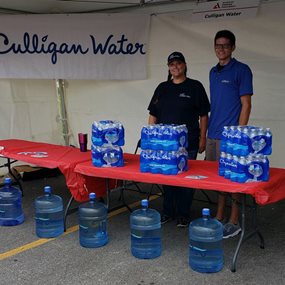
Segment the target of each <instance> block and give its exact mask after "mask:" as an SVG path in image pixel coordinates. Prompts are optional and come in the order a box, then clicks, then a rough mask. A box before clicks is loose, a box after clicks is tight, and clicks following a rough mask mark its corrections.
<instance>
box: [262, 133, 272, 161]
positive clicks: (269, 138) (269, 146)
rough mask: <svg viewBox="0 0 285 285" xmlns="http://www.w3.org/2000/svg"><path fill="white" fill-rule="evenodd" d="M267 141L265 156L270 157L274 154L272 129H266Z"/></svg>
mask: <svg viewBox="0 0 285 285" xmlns="http://www.w3.org/2000/svg"><path fill="white" fill-rule="evenodd" d="M265 139H266V146H267V147H266V151H265V152H264V154H266V155H270V154H271V153H272V133H271V131H270V128H266V130H265Z"/></svg>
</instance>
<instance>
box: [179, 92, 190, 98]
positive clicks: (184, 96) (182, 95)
mask: <svg viewBox="0 0 285 285" xmlns="http://www.w3.org/2000/svg"><path fill="white" fill-rule="evenodd" d="M179 97H182V98H189V99H190V98H191V96H190V95H186V94H185V93H181V94H179Z"/></svg>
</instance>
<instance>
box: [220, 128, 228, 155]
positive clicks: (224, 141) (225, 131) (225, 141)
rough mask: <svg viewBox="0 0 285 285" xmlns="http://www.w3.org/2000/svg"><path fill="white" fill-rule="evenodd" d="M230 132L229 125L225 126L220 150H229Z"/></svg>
mask: <svg viewBox="0 0 285 285" xmlns="http://www.w3.org/2000/svg"><path fill="white" fill-rule="evenodd" d="M228 134H229V127H228V126H224V128H223V132H222V137H221V144H220V151H221V152H227V141H228Z"/></svg>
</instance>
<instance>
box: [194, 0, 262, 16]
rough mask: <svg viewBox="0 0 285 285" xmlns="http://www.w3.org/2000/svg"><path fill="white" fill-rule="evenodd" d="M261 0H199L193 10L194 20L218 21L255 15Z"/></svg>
mask: <svg viewBox="0 0 285 285" xmlns="http://www.w3.org/2000/svg"><path fill="white" fill-rule="evenodd" d="M259 4H260V0H235V1H209V2H197V6H196V8H194V10H193V12H192V20H193V21H216V20H223V19H241V18H249V17H255V16H256V14H257V10H258V7H259Z"/></svg>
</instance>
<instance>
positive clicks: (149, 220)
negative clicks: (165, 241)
mask: <svg viewBox="0 0 285 285" xmlns="http://www.w3.org/2000/svg"><path fill="white" fill-rule="evenodd" d="M141 206H142V208H141V209H138V210H135V211H134V212H132V214H131V216H130V224H131V252H132V254H133V256H135V257H137V258H141V259H150V258H155V257H158V256H160V255H161V248H162V246H161V223H160V214H159V213H158V212H157V211H156V210H154V209H149V208H148V200H146V199H145V200H142V201H141Z"/></svg>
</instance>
